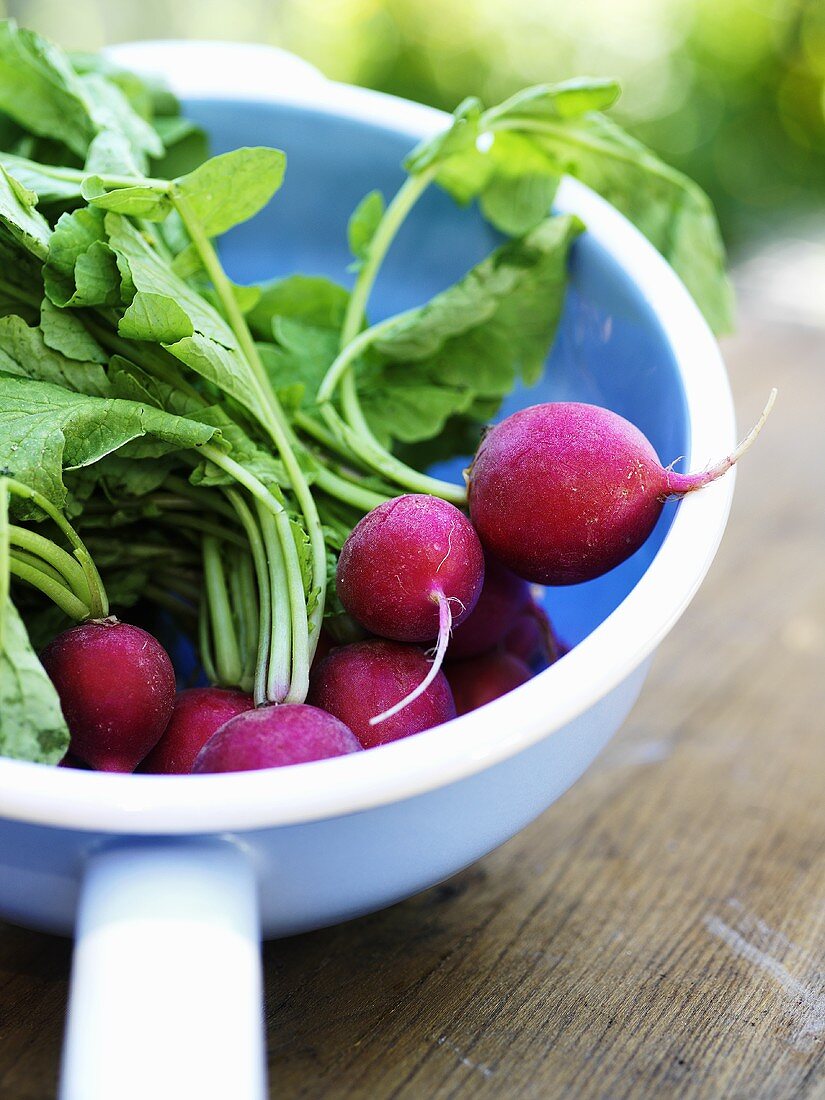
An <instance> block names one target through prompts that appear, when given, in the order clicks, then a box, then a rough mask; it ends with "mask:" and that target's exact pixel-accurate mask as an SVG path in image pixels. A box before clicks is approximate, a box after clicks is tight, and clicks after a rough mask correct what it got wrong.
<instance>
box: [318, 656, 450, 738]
mask: <svg viewBox="0 0 825 1100" xmlns="http://www.w3.org/2000/svg"><path fill="white" fill-rule="evenodd" d="M429 671H430V662H429V661H428V660H427V656H426V654H425V653H424V651H423V650H422V649H419V648H418V646H411V645H402V644H401V643H400V642H385V641H383V640H381V639H375V640H373V641H368V642H356V643H355V644H354V645H348V646H342V647H341V648H340V649H336V650H334V652H332V653H330V655H329V656H328V657H327V658H326V659H325V660H324V661H322V662H321V664H320V665H318V666H317V668H315V669H314V670H313V673H312V676H311V677H310V681H309V695H308V697H307V699H308V702H310V703H312V704H313V705H314V706H316V707H321V708H322V709H323V710H326V711H329V713H330V714H334V715H335V716H336V718H340V719H341V721H342V722H344V723H345V724H346V725H347V726H349V728H350V729H351V730H352V732H353V733H354V734H355V736H356V737H357V738H358V740H359V741H360V742H361V744H362V746H363V747H364V748H365V749H371V748H373V747H374V746H375V745H386V744H387V742H389V741H397V740H399V739H400V738H402V737H409V736H410V734H413V733H420V732H421V730H427V729H430V728H431V727H432V726H439V725H441V723H442V722H448V721H449V720H450V719H451V718H455V704H454V703H453V696H452V692H451V691H450V687H449V684H448V683H447V680H446V679H445V677H444V673H443V672H439V673H438V674H437V675H436V676H435V678H434V679H433V680H432V682H431V683H430V685H429V686H428V688H427V689H426V691H424V692H423V693H422V694H420V695H419V696H418V697H417V698H416V699H414V700H413V701H412V702H411V703H410V704H409V705H408V706H406V707H405V708H404V709H403V710H402V711H401V712H400V713H398V714H395V715H393V716H392V717H391V718H388V719H387V720H386V721H385V722H382V723H381V724H380V725H375V724H374V723H373V724H371V723H370V719H371V718H372V717H374V715H376V714H378V713H379V712H383V711H386V710H387V709H388V708H390V707H391V706H392V705H393V704H394V703H397V702H398V700H399V699H400V698H402V697H403V696H406V695H408V694H410V693H411V692H412V690H413V688H415V686H416V685H417V684H419V683H420V682H421V681H422V680H423V679H424V678H425V677H426V676H427V674H428V672H429Z"/></svg>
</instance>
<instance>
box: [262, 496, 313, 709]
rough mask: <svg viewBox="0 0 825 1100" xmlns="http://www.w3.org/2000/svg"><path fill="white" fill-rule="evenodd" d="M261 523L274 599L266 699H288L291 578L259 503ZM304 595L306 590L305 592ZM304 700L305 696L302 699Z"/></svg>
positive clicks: (265, 684) (273, 700) (290, 652)
mask: <svg viewBox="0 0 825 1100" xmlns="http://www.w3.org/2000/svg"><path fill="white" fill-rule="evenodd" d="M255 511H256V513H257V520H258V526H259V527H260V530H261V538H262V539H263V544H264V546H265V547H266V550H267V554H266V566H267V570H268V574H269V590H270V593H271V601H272V618H271V622H270V639H271V644H270V650H269V664H268V666H267V670H266V679H265V681H264V693H263V694H264V702H267V703H285V702H287V701H288V700H289V696H290V690H291V687H292V626H291V624H292V593H291V592H290V587H289V583H288V581H287V575H286V569H285V567H284V565H285V563H284V556H283V553H281V554H279V553H278V552H277V547H278V545H279V542H278V537H277V535H276V533H275V532H274V530H273V522H272V516H270V515H268V514H267V513H266V512H264V511H263V510H262V509H261V507H260V505H258V506H256V509H255ZM301 595H302V597H303V590H302V592H301ZM299 701H302V700H299Z"/></svg>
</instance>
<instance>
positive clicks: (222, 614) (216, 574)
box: [203, 535, 242, 687]
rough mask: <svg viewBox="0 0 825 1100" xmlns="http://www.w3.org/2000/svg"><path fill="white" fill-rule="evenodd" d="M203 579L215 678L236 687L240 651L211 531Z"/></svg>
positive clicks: (205, 548) (206, 541)
mask: <svg viewBox="0 0 825 1100" xmlns="http://www.w3.org/2000/svg"><path fill="white" fill-rule="evenodd" d="M203 579H204V584H205V587H206V595H207V599H208V603H209V621H210V624H211V626H212V642H213V645H214V651H215V666H216V668H217V672H218V681H219V683H221V684H224V685H226V686H229V687H237V686H238V681H239V680H240V678H241V673H242V662H241V654H240V650H239V648H238V638H237V635H236V633H235V623H234V619H233V615H232V608H231V607H230V601H229V592H228V591H227V588H226V576H225V574H224V568H223V562H222V561H221V549H220V543H219V542H218V540H217V539H215V538H212V536H211V535H207V536H206V537H205V538H204V540H203Z"/></svg>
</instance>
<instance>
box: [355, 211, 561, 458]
mask: <svg viewBox="0 0 825 1100" xmlns="http://www.w3.org/2000/svg"><path fill="white" fill-rule="evenodd" d="M581 229H582V226H581V224H580V223H579V222H578V221H577V220H576V219H575V218H569V217H557V218H548V219H546V220H545V221H544V222H542V223H541V224H540V225H539V226H537V227H536V228H535V229H534V230H533V231H532V232H531V233H529V234H528V235H527V236H526V237H524V238H522V239H520V240H515V241H511V242H509V243H507V244H505V245H502V246H501V247H500V248H498V249H496V251H495V252H493V253H492V254H491V255H490V256H488V257H487V258H486V259H485V260H482V261H481V263H480V264H478V265H477V266H476V267H474V268H473V269H472V270H471V271H469V272H468V273H467V275H465V276H464V278H463V279H461V280H460V281H459V282H458V283H457V284H455V285H454V286H452V287H449V288H448V289H447V290H445V291H443V292H442V293H441V294H438V295H436V297H435V298H433V299H432V300H431V301H430V302H428V303H427V304H426V305H424V306H422V307H421V308H420V309H418V310H416V311H414V312H413V313H412V314H410V315H408V316H406V317H402V318H401V319H400V320H399V321H398V322H397V323H396V324H395V325H393V326H391V327H390V328H389V329H388V330H387V331H386V332H385V333H384V334H382V337H381V339H380V340H378V341H376V343H375V345H374V347H373V349H372V356H368V357H367V359H366V362H365V363H364V364H363V365H362V367H361V369H360V370H359V371H358V375H357V380H358V388H359V393H360V396H361V402H362V405H363V408H364V412H365V415H366V416H367V419H368V420H369V423H370V425H371V427H372V428H373V430H374V431H375V432H376V433H377V434H378V435H379V437H380V438H381V439H382V440H390V439H396V440H400V441H402V442H405V443H413V442H418V441H420V440H424V439H430V438H432V437H434V436H436V435H438V433H439V432H440V431H441V430H442V429H443V427H444V425H445V424H446V422H447V421H448V420H449V419H450V418H452V417H455V416H459V415H463V414H465V413H469V411H470V410H472V409H473V408H474V407H477V404H478V402H479V399H485V400H486V401H488V407H492V408H495V407H496V404H497V403H498V402H499V401H500V400H501V399H502V398H503V397H504V396H505V395H506V394H507V393H509V392H510V390H511V389H512V387H513V385H514V384H515V382H516V379H517V378H518V377H521V378H522V379H523V380H524V381H525V382H527V383H531V382H535V381H536V380H537V379H538V378H539V377H540V376H541V372H542V370H543V367H544V361H545V359H546V356H547V353H548V351H549V349H550V347H551V345H552V342H553V337H554V336H555V332H556V327H557V325H558V321H559V317H560V315H561V310H562V306H563V303H564V295H565V290H566V286H567V267H566V265H567V255H568V252H569V248H570V244H571V242H572V241H573V240H574V239H575V237H576V236H577V235H578V233H580V232H581Z"/></svg>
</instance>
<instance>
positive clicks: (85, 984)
mask: <svg viewBox="0 0 825 1100" xmlns="http://www.w3.org/2000/svg"><path fill="white" fill-rule="evenodd" d="M265 1090H266V1081H265V1063H264V1044H263V1020H262V1007H261V959H260V937H259V927H258V903H257V887H256V883H255V877H254V874H253V871H252V867H251V866H250V863H249V861H248V859H247V858H246V856H244V855H243V853H242V852H241V851H240V850H239V849H238V848H236V847H234V846H232V845H230V844H229V843H224V842H222V841H191V842H190V841H187V840H170V841H155V840H152V841H145V842H140V841H135V842H130V843H128V844H123V845H119V846H117V847H113V848H109V849H107V850H104V851H102V852H100V853H99V854H97V855H95V856H93V857H92V859H91V860H90V862H89V865H88V868H87V871H86V875H85V879H84V884H83V893H82V896H81V900H80V909H79V914H78V926H77V942H76V945H75V951H74V962H73V966H72V984H71V995H70V999H69V1020H68V1025H67V1030H66V1040H65V1046H64V1052H63V1072H62V1082H61V1089H60V1100H114V1098H115V1097H116V1098H117V1100H148V1098H150V1097H151V1100H183V1098H184V1097H188V1096H192V1097H195V1096H196V1097H197V1098H198V1100H227V1098H229V1097H231V1098H232V1100H263V1098H264V1095H265Z"/></svg>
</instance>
